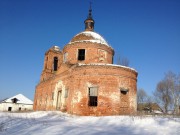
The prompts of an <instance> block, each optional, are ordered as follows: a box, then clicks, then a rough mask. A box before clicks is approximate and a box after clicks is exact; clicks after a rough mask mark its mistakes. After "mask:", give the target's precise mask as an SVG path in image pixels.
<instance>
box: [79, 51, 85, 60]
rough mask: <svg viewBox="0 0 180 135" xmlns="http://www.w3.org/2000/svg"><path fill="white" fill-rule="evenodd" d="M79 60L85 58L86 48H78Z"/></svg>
mask: <svg viewBox="0 0 180 135" xmlns="http://www.w3.org/2000/svg"><path fill="white" fill-rule="evenodd" d="M78 60H85V49H79V50H78Z"/></svg>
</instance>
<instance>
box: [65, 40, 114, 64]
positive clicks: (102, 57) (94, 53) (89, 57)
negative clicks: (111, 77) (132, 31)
mask: <svg viewBox="0 0 180 135" xmlns="http://www.w3.org/2000/svg"><path fill="white" fill-rule="evenodd" d="M78 49H85V50H86V54H85V60H84V61H78V59H77V57H78ZM66 52H67V53H68V60H67V61H68V63H71V64H76V63H86V64H88V63H110V64H112V63H113V61H112V58H113V56H114V50H113V49H112V48H111V47H108V46H106V45H102V44H97V43H88V42H85V43H76V44H68V45H66V46H65V47H64V49H63V53H66Z"/></svg>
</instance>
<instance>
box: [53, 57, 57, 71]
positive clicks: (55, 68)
mask: <svg viewBox="0 0 180 135" xmlns="http://www.w3.org/2000/svg"><path fill="white" fill-rule="evenodd" d="M57 69H58V57H54V71H57Z"/></svg>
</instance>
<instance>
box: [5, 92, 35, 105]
mask: <svg viewBox="0 0 180 135" xmlns="http://www.w3.org/2000/svg"><path fill="white" fill-rule="evenodd" d="M15 98H16V99H17V104H33V102H32V101H31V100H30V99H28V98H27V97H25V96H24V95H22V94H18V95H15V96H13V97H11V98H8V99H6V100H4V101H3V102H6V103H12V99H15Z"/></svg>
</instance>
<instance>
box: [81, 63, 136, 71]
mask: <svg viewBox="0 0 180 135" xmlns="http://www.w3.org/2000/svg"><path fill="white" fill-rule="evenodd" d="M78 65H79V66H91V65H93V66H112V67H121V68H126V69H130V70H132V71H134V72H136V73H137V71H136V70H135V69H134V68H130V67H126V66H122V65H116V64H105V63H91V64H84V63H78Z"/></svg>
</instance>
